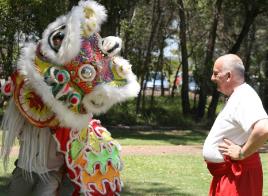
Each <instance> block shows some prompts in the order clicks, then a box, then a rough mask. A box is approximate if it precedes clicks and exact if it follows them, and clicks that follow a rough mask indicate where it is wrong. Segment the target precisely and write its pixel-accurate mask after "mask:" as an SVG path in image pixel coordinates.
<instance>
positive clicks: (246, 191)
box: [207, 153, 263, 196]
mask: <svg viewBox="0 0 268 196" xmlns="http://www.w3.org/2000/svg"><path fill="white" fill-rule="evenodd" d="M207 167H208V170H209V171H210V173H211V174H212V176H213V179H212V182H211V185H210V191H209V195H210V196H225V195H226V196H227V195H232V196H261V195H262V187H263V183H262V182H263V173H262V166H261V161H260V157H259V154H258V153H255V154H253V155H251V156H249V157H247V158H246V159H244V160H240V161H232V160H231V159H230V157H225V162H223V163H211V162H207Z"/></svg>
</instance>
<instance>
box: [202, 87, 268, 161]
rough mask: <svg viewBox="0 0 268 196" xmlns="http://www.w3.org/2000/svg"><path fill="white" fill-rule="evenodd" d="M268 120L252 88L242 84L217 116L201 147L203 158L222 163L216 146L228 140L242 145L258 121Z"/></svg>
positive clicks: (221, 157)
mask: <svg viewBox="0 0 268 196" xmlns="http://www.w3.org/2000/svg"><path fill="white" fill-rule="evenodd" d="M264 118H268V116H267V114H266V112H265V110H264V108H263V106H262V102H261V100H260V98H259V96H258V95H257V93H256V92H255V91H254V89H253V88H252V87H250V86H249V85H248V84H246V83H244V84H242V85H240V86H238V87H236V88H235V89H234V92H233V93H232V95H231V96H230V97H229V99H228V101H227V103H226V105H225V107H224V108H223V110H222V111H221V112H220V113H219V115H218V116H217V118H216V120H215V122H214V124H213V126H212V128H211V130H210V132H209V134H208V136H207V138H206V140H205V143H204V146H203V156H204V158H205V160H207V161H209V162H215V163H218V162H223V161H224V159H223V156H222V154H221V153H220V152H219V150H218V145H219V144H220V143H222V142H223V139H225V138H226V139H229V140H231V141H233V142H234V143H236V144H238V145H243V144H244V143H245V142H246V141H247V139H248V137H249V135H250V133H251V131H252V126H253V125H254V123H256V122H257V121H258V120H261V119H264Z"/></svg>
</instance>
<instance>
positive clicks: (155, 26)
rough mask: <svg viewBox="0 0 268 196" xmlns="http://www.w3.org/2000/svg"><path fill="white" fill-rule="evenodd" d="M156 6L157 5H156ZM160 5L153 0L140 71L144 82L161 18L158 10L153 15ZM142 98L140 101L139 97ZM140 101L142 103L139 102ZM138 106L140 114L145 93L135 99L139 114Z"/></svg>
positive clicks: (143, 107) (143, 106) (143, 104)
mask: <svg viewBox="0 0 268 196" xmlns="http://www.w3.org/2000/svg"><path fill="white" fill-rule="evenodd" d="M156 4H157V5H156ZM159 5H160V2H159V0H158V1H157V2H156V0H154V3H153V16H152V22H151V25H152V27H151V33H150V38H149V41H148V45H147V50H146V56H145V60H144V62H143V67H142V71H141V79H142V80H144V73H147V72H148V65H149V64H150V62H151V52H152V48H153V44H154V39H155V35H156V34H157V32H156V30H157V29H158V25H159V22H160V21H161V20H160V19H161V17H162V12H160V11H159V10H158V13H157V17H156V18H155V17H154V16H155V14H154V13H156V12H157V9H156V6H158V7H159ZM142 90H143V88H141V90H140V91H142ZM140 96H142V99H141V97H140ZM140 100H142V102H141V101H140ZM138 104H141V105H142V112H144V109H145V93H143V95H142V93H141V92H139V95H138V99H137V105H136V112H139V111H140V105H138Z"/></svg>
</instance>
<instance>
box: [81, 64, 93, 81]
mask: <svg viewBox="0 0 268 196" xmlns="http://www.w3.org/2000/svg"><path fill="white" fill-rule="evenodd" d="M78 73H79V77H80V78H81V79H82V80H83V81H92V80H94V78H95V76H96V70H95V68H94V67H93V66H92V65H89V64H85V65H83V66H82V67H80V68H79V72H78Z"/></svg>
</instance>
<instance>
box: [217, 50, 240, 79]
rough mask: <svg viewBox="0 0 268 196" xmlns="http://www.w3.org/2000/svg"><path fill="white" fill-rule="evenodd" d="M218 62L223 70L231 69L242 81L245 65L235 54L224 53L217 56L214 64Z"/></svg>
mask: <svg viewBox="0 0 268 196" xmlns="http://www.w3.org/2000/svg"><path fill="white" fill-rule="evenodd" d="M216 63H217V64H220V65H221V66H222V69H223V70H224V71H232V72H234V73H235V75H236V76H237V79H242V80H243V81H244V74H245V67H244V65H243V62H242V60H241V59H240V58H239V57H238V56H237V55H235V54H226V55H223V56H221V57H219V58H218V59H217V60H216V61H215V64H216Z"/></svg>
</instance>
